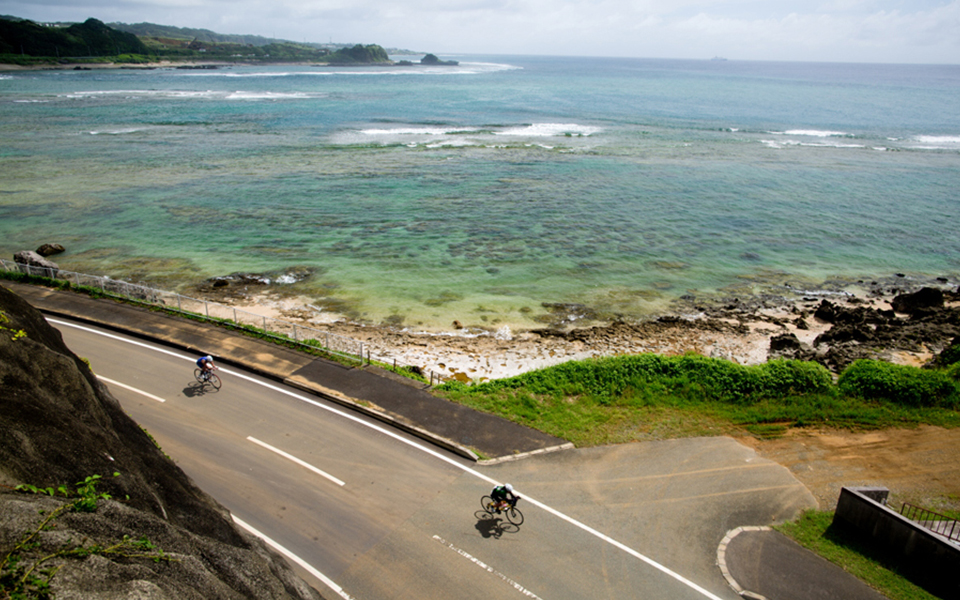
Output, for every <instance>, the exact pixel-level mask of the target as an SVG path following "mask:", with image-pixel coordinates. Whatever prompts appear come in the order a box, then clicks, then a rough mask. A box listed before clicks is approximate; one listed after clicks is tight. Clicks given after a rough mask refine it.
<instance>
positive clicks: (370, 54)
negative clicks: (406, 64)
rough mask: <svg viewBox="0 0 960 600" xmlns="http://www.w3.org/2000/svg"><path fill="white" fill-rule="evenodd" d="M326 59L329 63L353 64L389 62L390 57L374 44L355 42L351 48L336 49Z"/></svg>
mask: <svg viewBox="0 0 960 600" xmlns="http://www.w3.org/2000/svg"><path fill="white" fill-rule="evenodd" d="M326 61H327V62H329V63H330V64H331V65H353V64H372V63H389V62H390V58H389V57H388V56H387V51H386V50H384V49H383V48H381V47H380V46H378V45H376V44H370V45H369V46H363V45H360V44H357V45H356V46H354V47H352V48H344V49H342V50H337V51H336V52H334V53H333V54H331V55H330V56H328V57H327V59H326Z"/></svg>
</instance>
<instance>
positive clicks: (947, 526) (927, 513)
mask: <svg viewBox="0 0 960 600" xmlns="http://www.w3.org/2000/svg"><path fill="white" fill-rule="evenodd" d="M900 514H901V515H903V516H904V517H906V518H908V519H910V520H911V521H913V522H915V523H916V524H918V525H920V526H921V527H923V528H925V529H929V530H930V531H932V532H934V533H936V534H937V535H941V536H943V537H945V538H947V539H948V540H951V541H954V542H956V541H960V521H958V520H956V519H951V518H950V517H946V516H944V515H941V514H939V513H935V512H933V511H932V510H927V509H926V508H921V507H919V506H916V505H914V504H910V503H909V502H904V503H903V506H902V507H900Z"/></svg>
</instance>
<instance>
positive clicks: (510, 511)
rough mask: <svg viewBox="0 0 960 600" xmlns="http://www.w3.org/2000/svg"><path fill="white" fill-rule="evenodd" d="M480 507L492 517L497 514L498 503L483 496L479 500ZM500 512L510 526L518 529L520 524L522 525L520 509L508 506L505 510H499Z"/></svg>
mask: <svg viewBox="0 0 960 600" xmlns="http://www.w3.org/2000/svg"><path fill="white" fill-rule="evenodd" d="M518 499H519V498H518ZM480 506H482V507H483V510H484V511H486V512H487V513H488V514H491V515H492V514H494V513H495V512H497V507H498V506H499V503H497V502H496V501H495V500H494V499H493V498H491V497H490V496H484V497H483V498H480ZM500 512H502V513H503V514H504V516H506V517H507V520H508V521H510V523H511V524H512V525H516V526H517V527H519V526H520V525H521V524H523V513H522V512H520V509H518V508H517V507H516V506H513V505H510V504H508V505H507V507H506V508H501V509H500Z"/></svg>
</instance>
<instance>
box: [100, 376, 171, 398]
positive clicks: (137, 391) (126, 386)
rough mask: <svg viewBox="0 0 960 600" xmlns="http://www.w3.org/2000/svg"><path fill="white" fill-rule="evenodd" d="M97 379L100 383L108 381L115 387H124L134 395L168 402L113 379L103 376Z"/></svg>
mask: <svg viewBox="0 0 960 600" xmlns="http://www.w3.org/2000/svg"><path fill="white" fill-rule="evenodd" d="M97 379H99V380H100V381H106V382H107V383H109V384H110V385H115V386H117V387H122V388H123V389H125V390H130V391H131V392H134V393H136V394H140V395H141V396H146V397H147V398H150V399H151V400H156V401H157V402H166V400H164V399H163V398H161V397H160V396H154V395H153V394H151V393H150V392H145V391H143V390H138V389H137V388H135V387H131V386H129V385H127V384H125V383H120V382H119V381H114V380H112V379H107V378H106V377H104V376H102V375H97Z"/></svg>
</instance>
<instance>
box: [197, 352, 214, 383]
mask: <svg viewBox="0 0 960 600" xmlns="http://www.w3.org/2000/svg"><path fill="white" fill-rule="evenodd" d="M197 366H198V367H200V370H201V371H203V377H204V378H207V377H209V374H210V373H212V372H213V371H214V370H215V369H216V368H217V366H216V365H214V364H213V357H212V356H201V357H200V358H198V359H197Z"/></svg>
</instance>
